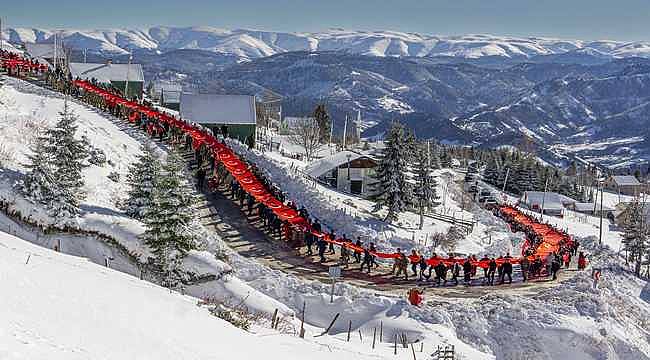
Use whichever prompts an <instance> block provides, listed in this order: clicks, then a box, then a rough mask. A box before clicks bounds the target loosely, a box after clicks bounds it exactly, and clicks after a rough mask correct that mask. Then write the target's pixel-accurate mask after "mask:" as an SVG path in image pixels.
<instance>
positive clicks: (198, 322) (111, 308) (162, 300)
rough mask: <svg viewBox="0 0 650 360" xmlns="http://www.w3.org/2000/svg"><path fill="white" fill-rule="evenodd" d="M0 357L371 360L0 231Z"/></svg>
mask: <svg viewBox="0 0 650 360" xmlns="http://www.w3.org/2000/svg"><path fill="white" fill-rule="evenodd" d="M0 274H2V275H1V276H0V278H1V279H2V285H3V287H4V288H5V289H7V290H8V291H3V295H2V296H1V297H0V318H2V324H0V358H2V359H5V360H18V359H50V360H53V359H65V360H75V359H158V360H162V359H170V360H171V359H173V360H180V359H262V358H269V357H268V356H269V354H273V357H272V358H274V359H305V358H307V357H308V358H310V359H331V358H332V356H336V358H338V359H360V358H361V359H366V358H367V359H370V358H375V357H371V356H370V355H364V354H360V353H358V352H355V351H350V350H347V349H344V348H341V347H339V346H336V344H329V345H322V344H321V343H319V342H316V341H313V340H311V339H308V341H304V340H301V339H299V338H298V337H295V336H288V335H282V334H280V333H278V332H276V331H271V330H263V329H261V330H260V332H258V333H256V334H253V333H250V332H245V331H243V330H240V329H238V328H235V327H234V326H232V325H231V324H229V323H227V322H225V321H223V320H221V319H218V318H216V317H215V316H213V315H211V314H210V313H209V312H208V311H207V310H206V309H205V308H202V307H197V301H198V300H197V299H196V298H192V297H189V296H182V295H181V294H179V293H177V292H173V293H171V292H170V291H169V290H168V289H165V288H162V287H159V286H156V285H153V284H151V283H148V282H144V281H140V280H138V279H137V278H135V277H131V276H129V275H125V274H123V273H120V272H118V271H115V270H112V269H107V268H105V267H101V266H98V265H95V264H92V263H90V262H89V261H87V260H86V259H83V258H77V257H74V256H70V255H65V254H60V253H56V252H54V251H51V250H47V249H44V248H42V247H39V246H35V245H32V244H29V243H27V242H25V241H23V240H21V239H19V238H17V237H14V236H11V235H8V234H6V233H2V232H0Z"/></svg>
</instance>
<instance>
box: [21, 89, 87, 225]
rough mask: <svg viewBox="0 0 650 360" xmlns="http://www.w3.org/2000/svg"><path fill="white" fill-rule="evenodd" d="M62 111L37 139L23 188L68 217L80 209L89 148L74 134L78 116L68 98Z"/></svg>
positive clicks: (58, 215)
mask: <svg viewBox="0 0 650 360" xmlns="http://www.w3.org/2000/svg"><path fill="white" fill-rule="evenodd" d="M59 115H61V118H60V119H59V122H58V123H57V124H56V125H55V126H54V127H53V128H51V129H48V130H47V131H46V132H45V134H44V136H42V137H39V139H38V140H37V145H36V148H35V149H34V150H35V151H34V155H32V156H31V157H30V160H31V161H32V164H31V165H29V168H30V172H29V173H28V174H27V175H26V178H25V187H24V188H23V190H24V191H25V193H26V194H27V196H29V197H30V198H32V199H34V200H36V201H38V202H40V203H42V204H44V205H45V206H46V208H47V209H48V210H49V213H50V215H51V216H53V217H55V218H64V219H65V218H71V217H74V216H75V215H77V214H78V213H79V211H80V209H79V202H80V201H81V200H82V199H83V195H84V194H83V192H82V187H83V185H84V181H83V174H82V171H83V169H84V168H85V167H86V166H87V165H86V164H85V163H84V160H85V159H86V157H87V156H88V150H87V148H86V144H85V143H84V141H82V140H78V139H75V137H74V136H75V133H76V132H77V126H76V121H77V117H76V115H75V114H74V113H73V112H72V111H70V109H69V108H68V102H67V99H66V101H65V103H64V107H63V111H62V112H60V113H59Z"/></svg>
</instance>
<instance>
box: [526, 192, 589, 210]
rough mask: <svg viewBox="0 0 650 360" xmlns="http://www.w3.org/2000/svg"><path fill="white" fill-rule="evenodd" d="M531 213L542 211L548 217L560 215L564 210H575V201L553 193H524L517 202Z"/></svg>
mask: <svg viewBox="0 0 650 360" xmlns="http://www.w3.org/2000/svg"><path fill="white" fill-rule="evenodd" d="M519 203H520V204H521V205H524V206H526V207H527V208H529V209H530V210H533V211H542V207H543V208H544V214H548V215H556V216H559V215H562V211H563V210H564V208H575V203H576V201H575V200H573V199H571V198H570V197H568V196H564V195H561V194H558V193H555V192H546V193H544V192H543V191H525V192H524V194H523V195H522V196H521V199H520V201H519Z"/></svg>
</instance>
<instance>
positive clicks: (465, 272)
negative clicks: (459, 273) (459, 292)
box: [463, 258, 472, 286]
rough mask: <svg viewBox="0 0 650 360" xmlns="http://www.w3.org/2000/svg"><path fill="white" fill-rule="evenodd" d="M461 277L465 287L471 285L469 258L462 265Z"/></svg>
mask: <svg viewBox="0 0 650 360" xmlns="http://www.w3.org/2000/svg"><path fill="white" fill-rule="evenodd" d="M463 277H464V281H465V285H466V286H471V285H472V263H471V262H470V261H469V258H467V260H465V262H464V263H463Z"/></svg>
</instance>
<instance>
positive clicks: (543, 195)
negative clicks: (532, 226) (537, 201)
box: [539, 178, 548, 222]
mask: <svg viewBox="0 0 650 360" xmlns="http://www.w3.org/2000/svg"><path fill="white" fill-rule="evenodd" d="M547 190H548V178H546V183H545V184H544V194H542V212H541V213H540V214H539V222H543V221H544V203H545V202H546V191H547Z"/></svg>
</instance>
